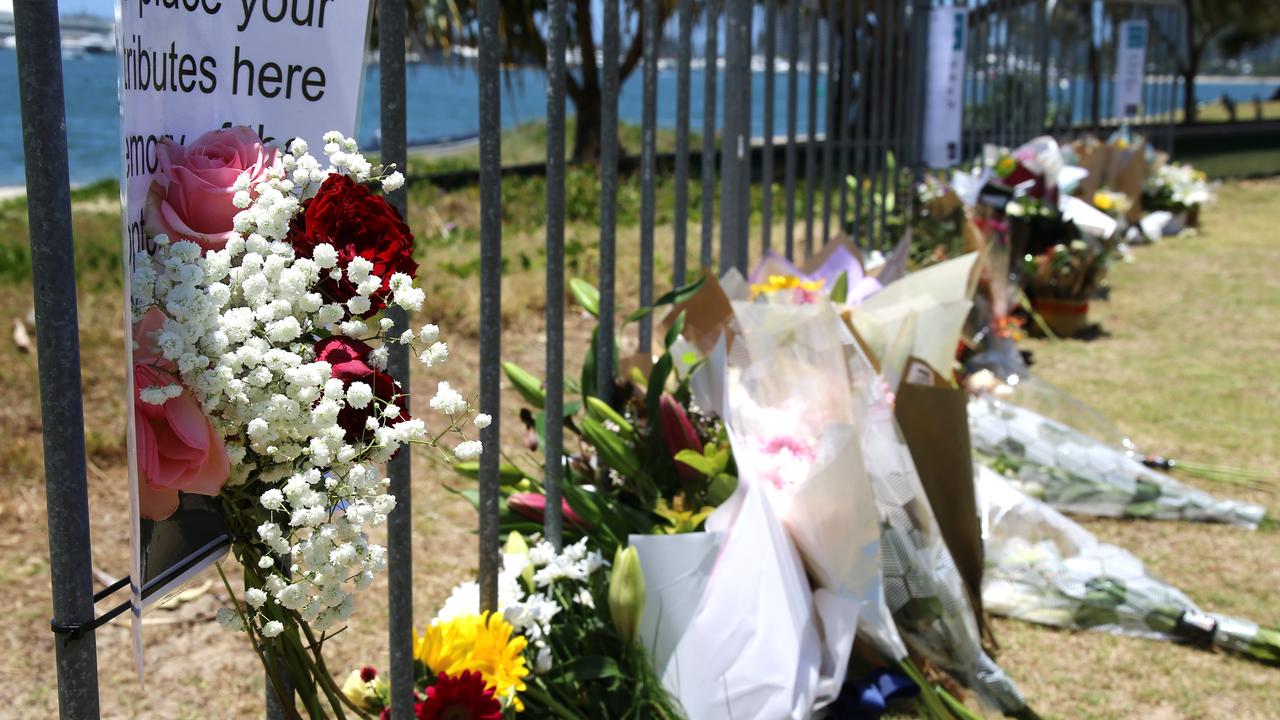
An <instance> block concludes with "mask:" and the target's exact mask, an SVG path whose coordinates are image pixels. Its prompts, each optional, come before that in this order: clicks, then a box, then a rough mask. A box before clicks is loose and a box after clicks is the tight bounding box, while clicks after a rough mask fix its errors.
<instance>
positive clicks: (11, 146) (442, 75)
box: [0, 49, 1274, 186]
mask: <svg viewBox="0 0 1280 720" xmlns="http://www.w3.org/2000/svg"><path fill="white" fill-rule="evenodd" d="M63 78H64V79H63V82H64V85H65V91H66V97H67V143H68V146H69V148H70V152H71V159H70V163H71V180H72V182H75V183H84V182H91V181H93V180H97V179H100V178H104V177H111V176H114V175H116V174H118V173H119V170H120V168H119V162H120V160H119V157H120V150H119V144H120V130H119V128H120V124H119V116H118V107H117V103H116V61H115V58H114V57H113V56H110V55H82V56H74V57H67V58H64V60H63ZM721 79H722V78H721ZM807 80H808V78H807V74H806V73H804V72H802V73H801V75H800V88H799V90H800V93H799V95H800V97H801V98H802V100H801V102H800V104H799V107H798V108H797V122H798V128H799V133H800V134H804V133H805V132H806V131H807V129H808V104H807V103H806V102H805V101H804V99H803V98H805V96H806V90H807ZM407 81H408V91H409V118H408V121H409V122H408V126H409V137H410V139H411V140H413V139H428V138H439V137H445V136H452V135H463V134H468V133H474V132H475V131H476V129H477V127H478V119H477V118H478V108H477V103H476V77H475V72H474V71H473V70H472V69H470V68H467V67H440V66H436V65H412V66H410V67H409V70H408V78H407ZM752 85H753V87H752V105H753V109H752V118H751V127H752V133H753V134H754V135H759V134H761V133H762V132H763V128H764V113H763V107H762V105H763V103H762V98H763V95H764V74H763V73H756V74H755V75H753V83H752ZM818 86H819V91H820V92H821V91H822V89H823V83H822V82H819V85H818ZM692 87H693V92H692V93H691V95H692V101H691V107H690V119H691V124H692V128H693V129H694V130H695V131H701V129H702V109H703V108H702V105H703V103H702V100H703V93H702V89H703V76H702V73H701V72H700V71H697V70H695V71H693V73H692ZM775 88H776V89H775V92H776V93H777V95H776V98H777V102H776V103H775V105H774V131H775V132H776V133H779V134H781V133H783V132H785V130H786V111H785V98H786V92H787V76H786V74H785V73H783V74H779V76H778V80H777V83H776V86H775ZM675 89H676V73H675V71H674V70H670V71H661V72H659V74H658V124H659V125H660V126H662V127H667V128H670V127H675V112H676V110H675ZM717 89H718V90H722V89H723V88H722V87H720V88H717ZM1273 90H1274V88H1273V87H1272V86H1270V85H1263V84H1212V83H1199V84H1197V86H1196V96H1197V98H1198V99H1199V100H1200V101H1202V102H1206V101H1212V100H1217V99H1218V98H1219V97H1220V96H1221V95H1222V94H1223V93H1224V92H1225V93H1226V94H1228V95H1230V96H1231V97H1232V98H1233V99H1236V100H1237V101H1240V102H1242V103H1245V105H1242V107H1241V110H1240V111H1241V116H1242V117H1249V116H1250V114H1251V112H1252V110H1251V109H1250V108H1249V107H1248V106H1247V102H1248V101H1250V100H1252V99H1253V97H1254V96H1255V95H1261V96H1263V97H1269V96H1270V95H1271V92H1272V91H1273ZM824 100H825V97H822V98H819V103H818V117H817V130H818V132H823V130H824V128H823V119H824V115H825V113H824V112H823V111H822V108H823V106H824V102H823V101H824ZM1105 106H1106V104H1105V100H1104V107H1105ZM569 107H570V111H571V112H572V103H570V106H569ZM641 107H642V99H641V78H640V73H639V72H636V73H633V74H632V76H631V77H630V78H628V80H627V82H626V83H624V84H623V87H622V93H621V97H620V98H619V115H620V117H621V118H622V120H623V121H625V122H631V123H639V121H640V116H641ZM378 108H379V103H378V70H377V68H370V69H369V70H368V71H367V76H366V80H365V95H364V98H363V101H362V104H361V112H360V122H359V127H358V129H357V136H358V138H359V139H360V140H361V142H364V143H368V142H370V141H371V140H372V139H373V138H374V137H375V135H376V133H377V127H378V112H379V110H378ZM1082 111H1083V108H1080V109H1078V113H1077V114H1079V112H1082ZM545 112H546V91H545V83H544V82H543V75H542V73H541V72H539V71H537V70H532V69H524V70H516V71H513V72H511V73H509V74H508V75H507V76H506V80H505V84H504V87H503V92H502V124H503V126H504V127H511V126H514V125H518V124H520V123H523V122H529V121H533V120H539V119H541V118H542V117H543V116H544V114H545ZM1081 119H1083V118H1081ZM717 124H718V123H717ZM24 181H25V178H24V175H23V164H22V123H21V115H20V103H19V100H18V83H17V57H16V55H15V53H14V51H13V50H10V49H0V186H4V185H18V184H22V183H23V182H24Z"/></svg>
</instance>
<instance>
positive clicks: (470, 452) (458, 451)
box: [453, 440, 484, 461]
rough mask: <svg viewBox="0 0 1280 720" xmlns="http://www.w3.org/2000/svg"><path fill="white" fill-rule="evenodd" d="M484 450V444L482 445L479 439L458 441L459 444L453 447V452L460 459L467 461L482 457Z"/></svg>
mask: <svg viewBox="0 0 1280 720" xmlns="http://www.w3.org/2000/svg"><path fill="white" fill-rule="evenodd" d="M483 451H484V445H482V444H481V443H480V441H479V440H464V441H463V442H460V443H458V446H457V447H455V448H454V449H453V454H454V456H455V457H457V458H458V459H459V460H464V461H465V460H475V459H476V458H478V457H480V455H481V453H482V452H483Z"/></svg>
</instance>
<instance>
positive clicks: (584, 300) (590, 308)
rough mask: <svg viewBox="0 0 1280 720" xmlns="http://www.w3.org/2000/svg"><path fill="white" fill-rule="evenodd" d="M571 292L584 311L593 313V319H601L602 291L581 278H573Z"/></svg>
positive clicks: (570, 285)
mask: <svg viewBox="0 0 1280 720" xmlns="http://www.w3.org/2000/svg"><path fill="white" fill-rule="evenodd" d="M569 292H570V293H572V294H573V299H574V300H576V301H577V303H578V304H579V305H581V306H582V309H583V310H586V311H587V312H589V313H591V315H592V317H600V291H599V290H597V289H596V287H595V286H594V285H592V284H591V283H589V282H587V281H586V280H583V279H581V278H571V279H570V280H569Z"/></svg>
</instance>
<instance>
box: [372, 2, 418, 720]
mask: <svg viewBox="0 0 1280 720" xmlns="http://www.w3.org/2000/svg"><path fill="white" fill-rule="evenodd" d="M405 24H406V22H405V4H404V3H403V2H400V0H378V60H379V66H378V73H379V81H380V90H381V97H380V100H381V103H382V116H381V127H382V162H383V163H387V164H390V163H395V164H396V166H397V167H399V168H402V169H404V170H406V171H407V170H408V168H407V167H406V161H407V148H406V146H407V144H408V141H407V137H406V136H407V129H406V126H405V123H406V116H407V112H406V106H405V47H404V43H405ZM387 200H388V202H390V203H391V204H392V205H393V206H394V207H395V208H396V209H397V210H399V211H400V214H401V215H404V216H405V217H408V213H409V198H408V192H407V191H406V190H405V189H404V188H401V189H399V190H397V191H395V192H393V193H389V194H388V197H387ZM387 316H388V317H390V318H391V319H392V320H393V321H395V327H394V328H393V329H392V331H391V332H392V334H393V335H399V334H400V333H403V332H404V331H405V330H407V329H408V327H409V316H408V314H407V313H406V312H405V311H404V310H403V309H401V308H392V309H390V310H388V312H387ZM387 368H388V370H389V371H390V373H391V376H392V377H394V378H395V379H396V381H397V382H399V383H400V386H401V387H403V388H405V390H406V391H408V390H409V389H410V386H409V348H408V347H406V346H404V345H398V344H392V345H391V346H390V354H389V356H388V360H387ZM411 394H412V393H410V395H411ZM400 403H401V405H403V406H404V407H405V409H406V410H407V409H408V403H409V398H407V397H406V398H403V399H402V400H400ZM411 449H412V448H411V447H410V446H406V447H405V448H404V449H402V450H401V451H400V452H399V453H398V454H397V455H396V457H394V458H392V460H391V461H390V462H389V463H387V475H388V477H389V478H390V479H391V487H390V488H389V490H390V492H391V494H392V495H394V496H395V498H396V508H395V510H393V511H392V512H391V515H390V516H389V517H388V518H387V558H388V564H390V565H391V566H392V567H394V568H395V569H396V571H395V572H393V573H388V575H387V611H388V621H387V633H388V645H389V648H390V651H391V688H392V693H394V699H393V701H392V703H391V716H392V718H393V720H410V718H412V717H413V675H414V672H413V502H412V499H413V498H412V487H411V472H412V464H411V458H412V455H411V453H410V450H411Z"/></svg>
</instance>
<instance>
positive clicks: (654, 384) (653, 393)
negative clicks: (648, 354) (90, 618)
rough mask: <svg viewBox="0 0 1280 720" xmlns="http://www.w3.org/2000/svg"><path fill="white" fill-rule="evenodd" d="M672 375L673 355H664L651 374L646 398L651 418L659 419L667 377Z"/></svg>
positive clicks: (646, 405) (654, 365) (655, 364)
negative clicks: (659, 407) (660, 404)
mask: <svg viewBox="0 0 1280 720" xmlns="http://www.w3.org/2000/svg"><path fill="white" fill-rule="evenodd" d="M670 374H671V355H669V354H664V355H663V356H662V357H660V358H658V362H656V363H654V364H653V371H652V372H650V373H649V387H648V388H647V394H646V397H645V407H647V408H648V410H649V417H650V418H656V417H658V405H659V403H660V401H661V400H662V392H663V388H665V387H666V385H667V376H669V375H670Z"/></svg>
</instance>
